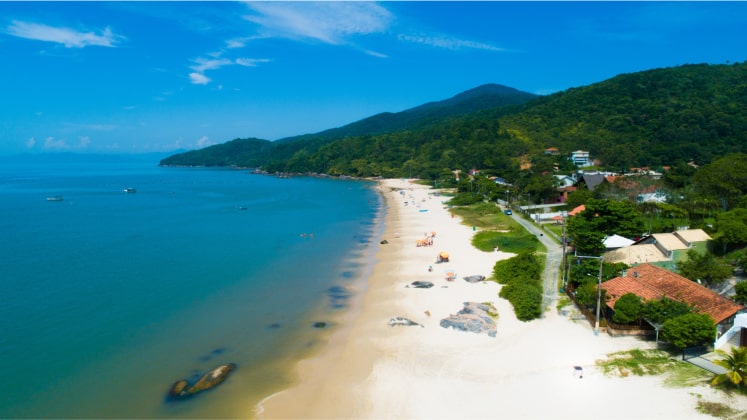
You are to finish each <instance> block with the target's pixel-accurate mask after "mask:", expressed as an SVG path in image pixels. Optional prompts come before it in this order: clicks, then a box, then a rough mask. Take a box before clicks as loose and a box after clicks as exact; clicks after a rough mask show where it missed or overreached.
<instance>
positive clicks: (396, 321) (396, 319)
mask: <svg viewBox="0 0 747 420" xmlns="http://www.w3.org/2000/svg"><path fill="white" fill-rule="evenodd" d="M395 325H404V326H407V327H412V326H414V325H418V326H420V327H423V328H425V327H424V326H423V325H420V324H418V323H417V322H415V321H411V320H409V319H407V318H404V317H401V316H395V317H394V318H392V319H390V320H389V326H390V327H393V326H395Z"/></svg>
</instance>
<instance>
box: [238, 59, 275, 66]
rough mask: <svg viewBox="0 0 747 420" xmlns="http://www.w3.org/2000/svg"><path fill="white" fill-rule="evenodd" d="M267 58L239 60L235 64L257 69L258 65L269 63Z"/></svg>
mask: <svg viewBox="0 0 747 420" xmlns="http://www.w3.org/2000/svg"><path fill="white" fill-rule="evenodd" d="M270 61H271V60H268V59H266V58H237V59H236V60H235V61H234V63H236V64H238V65H239V66H244V67H257V65H258V64H263V63H269V62H270Z"/></svg>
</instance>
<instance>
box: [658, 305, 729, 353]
mask: <svg viewBox="0 0 747 420" xmlns="http://www.w3.org/2000/svg"><path fill="white" fill-rule="evenodd" d="M661 338H662V339H664V341H666V342H668V343H670V344H672V345H673V346H675V347H677V348H680V349H684V348H688V347H694V346H700V345H706V344H710V343H712V342H713V340H715V339H716V325H715V324H714V322H713V319H712V318H711V317H710V316H708V315H706V314H696V313H689V314H684V315H680V316H676V317H674V318H670V319H668V320H666V321H664V325H663V326H662V329H661Z"/></svg>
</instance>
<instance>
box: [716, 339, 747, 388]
mask: <svg viewBox="0 0 747 420" xmlns="http://www.w3.org/2000/svg"><path fill="white" fill-rule="evenodd" d="M716 353H717V354H718V355H719V356H722V357H723V358H722V359H719V360H714V361H713V363H715V364H717V365H719V366H721V367H723V368H725V369H726V370H727V372H726V373H722V374H720V375H716V376H715V377H714V378H713V381H711V385H718V384H721V383H723V382H726V381H729V382H731V383H732V384H734V385H736V386H737V387H739V386H741V385H742V384H743V383H745V380H747V347H732V348H731V354H728V353H726V352H725V351H723V350H716Z"/></svg>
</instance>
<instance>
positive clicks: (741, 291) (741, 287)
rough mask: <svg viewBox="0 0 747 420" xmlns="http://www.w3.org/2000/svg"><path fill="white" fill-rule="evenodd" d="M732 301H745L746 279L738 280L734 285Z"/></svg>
mask: <svg viewBox="0 0 747 420" xmlns="http://www.w3.org/2000/svg"><path fill="white" fill-rule="evenodd" d="M734 291H735V292H736V294H735V295H734V301H735V302H737V303H741V304H742V305H744V304H746V303H747V281H740V282H738V283H737V284H736V285H734Z"/></svg>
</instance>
